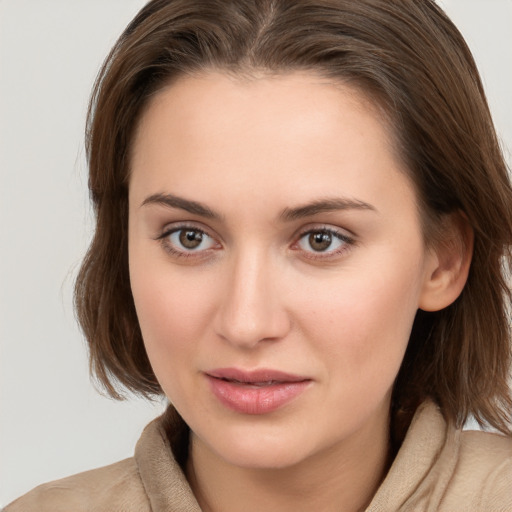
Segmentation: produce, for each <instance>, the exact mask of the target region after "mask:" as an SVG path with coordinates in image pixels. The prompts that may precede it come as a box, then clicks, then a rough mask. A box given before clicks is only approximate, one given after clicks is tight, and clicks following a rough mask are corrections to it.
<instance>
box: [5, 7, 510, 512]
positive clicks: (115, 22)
mask: <svg viewBox="0 0 512 512" xmlns="http://www.w3.org/2000/svg"><path fill="white" fill-rule="evenodd" d="M190 1H193V0H190ZM144 3H145V2H144V1H143V0H72V1H70V0H0V173H1V174H0V407H1V409H0V507H1V506H2V505H5V504H7V503H8V502H9V501H11V500H12V499H14V498H15V497H16V496H18V495H20V494H22V493H24V492H26V491H28V490H29V489H31V488H32V487H34V486H35V485H37V484H39V483H42V482H45V481H48V480H53V479H56V478H60V477H63V476H66V475H69V474H72V473H76V472H79V471H83V470H86V469H90V468H94V467H97V466H101V465H105V464H108V463H111V462H114V461H117V460H120V459H122V458H125V457H129V456H131V455H132V453H133V448H134V445H135V442H136V440H137V439H138V436H139V434H140V432H141V430H142V428H143V426H144V425H145V424H146V423H147V422H148V421H149V420H150V419H151V418H153V417H155V416H156V415H158V414H159V413H160V412H161V411H162V410H163V404H161V403H160V404H148V403H145V402H143V401H141V400H136V399H131V400H129V401H126V402H115V401H113V400H110V399H108V398H105V397H103V396H101V395H99V394H98V393H97V392H96V391H95V388H94V386H93V385H92V383H91V381H90V379H89V377H88V369H87V353H86V349H85V342H84V341H83V338H82V336H81V334H80V332H79V330H78V328H77V326H76V323H75V320H74V314H73V309H72V299H71V297H72V286H73V280H74V277H75V275H76V271H77V268H78V265H79V262H80V259H81V257H82V256H83V254H84V251H85V249H86V247H87V243H88V240H89V239H90V236H91V230H92V218H91V211H90V209H89V205H88V197H87V190H86V184H87V172H86V166H85V160H84V149H83V142H82V141H83V129H84V119H85V112H86V106H87V101H88V96H89V91H90V89H91V86H92V84H93V80H94V78H95V76H96V73H97V71H98V69H99V66H100V64H101V62H102V60H103V58H104V57H105V55H106V54H107V52H108V50H109V49H110V47H111V46H112V44H113V43H114V41H115V39H116V38H117V36H118V35H119V34H120V33H121V31H122V29H123V28H124V26H125V25H126V24H127V23H128V22H129V20H130V19H131V18H132V17H133V15H134V14H135V13H136V12H137V11H138V9H139V8H140V7H141V6H142V5H143V4H144ZM440 3H441V4H442V5H443V6H444V8H445V9H446V10H447V12H448V13H449V14H450V15H451V16H452V19H453V20H454V21H455V23H456V24H457V25H458V26H459V28H460V29H461V31H462V33H463V34H464V35H465V37H466V39H467V41H468V43H469V46H470V47H471V49H472V50H473V53H474V55H475V58H476V60H477V63H478V64H479V67H480V70H481V73H482V75H483V80H484V83H485V86H486V89H487V93H488V98H489V102H490V105H491V109H492V111H493V114H494V117H495V122H496V125H497V128H498V133H499V135H500V137H501V139H502V142H503V145H504V147H505V150H506V152H507V155H508V157H507V158H508V161H509V162H510V149H511V148H512V0H444V1H442V2H440Z"/></svg>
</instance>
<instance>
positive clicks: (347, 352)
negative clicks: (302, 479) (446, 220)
mask: <svg viewBox="0 0 512 512" xmlns="http://www.w3.org/2000/svg"><path fill="white" fill-rule="evenodd" d="M129 194H130V195H129V200H130V214H129V215H130V217H129V256H130V279H131V286H132V290H133V296H134V299H135V305H136V309H137V314H138V318H139V321H140V326H141V329H142V334H143V338H144V342H145V345H146V349H147V353H148V356H149V359H150V361H151V364H152V367H153V369H154V372H155V374H156V376H157V378H158V380H159V382H160V384H161V386H162V388H163V389H164V391H165V393H166V395H167V396H168V398H169V399H170V401H171V402H172V403H173V404H174V405H175V407H176V408H177V410H178V411H179V412H180V414H181V415H182V417H183V418H184V420H185V421H186V422H187V424H188V425H189V426H190V428H191V430H192V436H193V442H194V443H196V444H197V445H200V446H202V447H203V449H204V450H208V451H209V452H211V453H212V454H215V456H217V457H221V458H222V459H223V460H224V461H227V462H228V463H230V464H235V465H238V466H245V467H260V468H261V467H284V466H288V465H293V464H296V463H299V462H301V461H304V460H307V459H309V458H311V457H315V456H317V455H318V454H321V453H325V452H326V451H329V452H333V451H334V452H335V451H336V450H337V449H341V448H342V447H343V448H344V449H346V448H347V447H349V446H351V443H352V444H353V443H354V442H355V440H357V439H359V440H360V441H361V440H363V441H361V442H366V443H368V442H370V441H369V440H371V439H373V438H374V437H375V435H376V433H377V432H382V431H385V430H386V425H387V421H388V411H389V401H390V392H391V388H392V385H393V381H394V379H395V377H396V375H397V372H398V370H399V367H400V363H401V361H402V358H403V356H404V352H405V349H406V346H407V342H408V338H409V334H410V331H411V327H412V323H413V320H414V316H415V313H416V311H417V309H418V307H419V306H421V301H422V297H423V295H424V293H425V282H426V280H427V279H428V275H429V273H430V269H431V255H430V253H429V252H428V251H427V250H426V249H425V246H424V241H423V237H422V233H421V229H420V219H419V215H418V207H417V204H416V199H415V193H414V189H413V187H412V185H411V183H410V182H409V180H408V178H407V177H406V174H405V172H404V170H403V169H402V167H401V163H400V161H399V159H398V158H397V157H396V156H395V154H394V151H393V147H392V143H391V137H390V130H389V128H388V127H387V125H386V124H385V122H384V121H383V120H382V118H381V117H380V116H379V114H378V110H377V109H376V108H374V107H372V105H371V103H370V102H369V101H367V100H365V97H364V96H363V95H362V94H360V93H358V92H357V91H355V90H352V89H349V88H348V87H346V86H342V85H339V84H337V85H335V84H332V83H329V82H327V81H326V80H324V79H322V78H320V77H317V76H315V75H313V74H311V75H309V74H299V73H297V74H290V75H284V76H279V77H264V78H258V79H253V80H250V81H249V80H247V81H243V80H238V79H235V78H230V77H227V76H226V75H222V74H220V73H214V72H211V73H207V74H204V75H201V76H195V77H186V78H182V79H180V80H179V81H177V82H176V83H174V84H173V85H171V86H169V87H168V88H167V89H165V90H163V91H162V92H160V93H159V94H158V95H157V96H155V98H154V99H153V100H152V103H151V104H150V105H149V107H148V108H147V110H146V111H145V113H144V115H143V118H142V120H141V122H140V125H139V127H138V132H137V134H136V137H135V141H134V146H133V155H132V174H131V178H130V191H129Z"/></svg>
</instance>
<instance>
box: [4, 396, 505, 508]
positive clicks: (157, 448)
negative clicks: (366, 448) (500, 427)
mask: <svg viewBox="0 0 512 512" xmlns="http://www.w3.org/2000/svg"><path fill="white" fill-rule="evenodd" d="M162 423H163V420H162V417H160V418H157V419H156V420H154V421H153V422H151V423H150V424H149V425H148V426H147V427H146V428H145V430H144V432H143V434H142V436H141V438H140V439H139V441H138V443H137V446H136V449H135V456H134V457H132V458H129V459H126V460H123V461H121V462H118V463H116V464H112V465H110V466H106V467H103V468H99V469H95V470H92V471H87V472H85V473H80V474H78V475H75V476H71V477H68V478H64V479H62V480H58V481H56V482H51V483H48V484H44V485H41V486H39V487H37V488H35V489H34V490H33V491H31V492H29V493H28V494H26V495H25V496H23V497H21V498H19V499H18V500H16V501H14V502H13V503H11V504H10V505H9V506H7V507H6V508H5V511H4V512H36V511H37V512H50V511H51V512H200V508H199V505H198V503H197V501H196V500H195V498H194V495H193V493H192V491H191V489H190V487H189V485H188V482H187V479H186V477H185V475H184V474H183V472H182V470H181V468H180V466H179V464H178V463H177V462H176V460H175V458H174V455H173V451H172V448H171V446H170V445H169V442H168V440H167V436H166V434H165V432H164V429H163V426H162ZM394 511H400V512H434V511H436V512H459V511H460V512H512V439H510V438H507V437H505V436H502V435H499V434H491V433H485V432H478V431H460V430H456V429H455V428H453V427H451V426H449V425H447V424H446V422H445V421H444V419H443V416H442V415H441V413H440V411H439V410H438V408H437V406H436V405H434V404H433V403H431V402H426V403H424V404H422V405H421V406H420V407H419V408H418V410H417V412H416V414H415V416H414V418H413V420H412V423H411V426H410V427H409V430H408V432H407V435H406V437H405V440H404V442H403V444H402V446H401V448H400V450H399V452H398V454H397V456H396V458H395V460H394V462H393V464H392V466H391V468H390V470H389V472H388V474H387V476H386V478H385V479H384V481H383V482H382V484H381V486H380V487H379V489H378V491H377V493H376V494H375V496H374V498H373V500H372V502H371V504H370V505H369V507H368V508H367V510H366V512H394Z"/></svg>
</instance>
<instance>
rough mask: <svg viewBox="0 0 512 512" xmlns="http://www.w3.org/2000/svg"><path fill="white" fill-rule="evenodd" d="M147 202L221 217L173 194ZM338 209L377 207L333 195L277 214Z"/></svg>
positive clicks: (293, 216) (287, 216) (285, 217)
mask: <svg viewBox="0 0 512 512" xmlns="http://www.w3.org/2000/svg"><path fill="white" fill-rule="evenodd" d="M148 204H157V205H163V206H167V207H170V208H178V209H180V210H184V211H187V212H189V213H192V214H194V215H199V216H201V217H205V218H207V219H215V220H219V219H222V215H220V214H219V213H216V212H214V211H213V210H212V209H210V208H209V207H208V206H206V205H204V204H201V203H199V202H197V201H191V200H189V199H184V198H183V197H179V196H175V195H173V194H162V193H158V194H152V195H150V196H149V197H147V198H146V199H144V201H143V202H142V204H141V206H146V205H148ZM339 210H370V211H374V212H376V211H377V209H376V208H375V207H374V206H372V205H371V204H368V203H365V202H364V201H359V200H357V199H348V198H342V197H333V198H326V199H318V200H316V201H313V202H311V203H308V204H305V205H302V206H298V207H295V208H284V209H283V210H282V211H281V213H280V214H279V218H280V219H281V220H282V221H284V222H290V221H294V220H298V219H302V218H305V217H312V216H313V215H317V214H318V213H328V212H334V211H339Z"/></svg>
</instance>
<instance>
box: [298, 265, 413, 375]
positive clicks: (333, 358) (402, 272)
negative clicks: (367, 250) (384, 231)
mask: <svg viewBox="0 0 512 512" xmlns="http://www.w3.org/2000/svg"><path fill="white" fill-rule="evenodd" d="M380 261H381V262H382V266H379V267H378V268H379V269H378V270H377V269H376V270H373V271H372V270H368V269H371V267H370V266H368V265H366V264H365V265H364V266H363V268H364V271H361V272H359V271H358V270H357V269H355V268H352V269H350V270H349V271H347V272H346V273H343V274H340V275H338V276H336V277H335V278H332V279H330V280H329V281H328V282H324V283H321V285H320V286H319V283H315V282H314V281H312V282H311V283H308V286H307V287H304V289H307V290H308V295H307V296H304V297H303V301H302V303H301V305H300V306H298V309H300V310H301V311H302V315H300V318H301V319H302V324H301V330H302V331H303V332H305V333H306V337H307V338H309V339H312V340H315V343H314V346H315V347H316V349H317V350H318V351H319V353H320V351H321V353H322V357H323V358H326V360H327V361H330V362H331V363H332V365H333V366H336V367H337V368H342V369H343V371H344V372H345V375H347V374H348V373H350V374H352V375H359V377H361V376H363V377H361V378H364V376H365V375H366V376H367V377H368V378H369V379H370V380H371V379H376V378H377V376H378V375H380V374H382V375H383V378H384V379H385V380H386V379H387V380H389V378H390V377H391V378H392V379H394V377H395V374H396V372H397V371H398V368H399V366H400V364H401V361H402V359H403V355H404V352H405V349H406V347H407V343H408V340H409V336H410V331H411V327H412V323H413V321H414V317H415V315H416V311H417V307H418V296H419V290H420V279H419V276H420V272H421V269H420V266H414V267H411V266H409V268H407V266H404V265H400V260H399V259H398V260H396V259H395V258H389V261H390V262H391V261H393V262H398V263H395V264H394V265H391V263H389V264H388V265H386V261H387V260H386V259H385V258H381V259H380ZM416 261H418V259H416ZM374 268H375V266H374Z"/></svg>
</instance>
